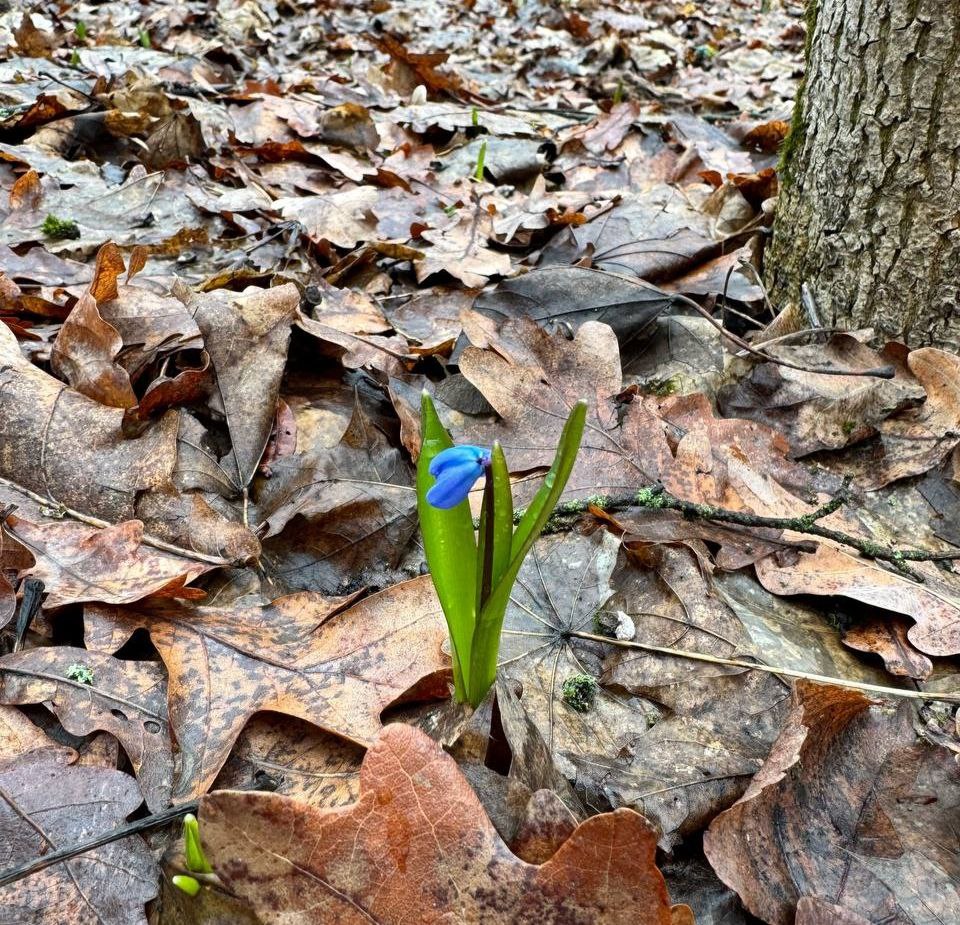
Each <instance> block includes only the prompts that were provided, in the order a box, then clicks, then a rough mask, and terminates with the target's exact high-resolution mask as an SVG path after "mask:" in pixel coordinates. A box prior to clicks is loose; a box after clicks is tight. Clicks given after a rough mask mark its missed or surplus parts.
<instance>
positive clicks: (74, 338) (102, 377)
mask: <svg viewBox="0 0 960 925" xmlns="http://www.w3.org/2000/svg"><path fill="white" fill-rule="evenodd" d="M122 347H123V341H122V340H121V339H120V335H119V334H118V333H117V329H116V328H114V327H113V325H111V324H108V323H107V322H106V321H104V320H103V318H102V317H101V316H100V312H99V310H98V309H97V303H96V300H95V299H94V297H93V296H92V295H90V294H89V293H85V294H84V295H82V296H81V297H80V301H79V302H77V304H76V305H75V306H74V308H73V311H71V312H70V314H69V315H68V316H67V320H66V321H64V323H63V327H62V328H61V329H60V333H59V334H58V335H57V339H56V340H55V341H54V342H53V349H52V351H51V354H50V365H51V367H52V368H53V371H54V372H55V373H57V375H59V376H62V377H63V378H64V379H65V380H66V381H67V382H68V383H70V385H71V386H73V388H75V389H76V390H77V391H78V392H80V393H81V394H83V395H86V396H88V397H89V398H92V399H94V400H95V401H98V402H100V404H102V405H109V406H110V407H111V408H132V407H133V406H134V405H135V404H136V403H137V396H136V395H134V393H133V387H132V386H131V385H130V377H129V376H128V375H127V372H126V370H124V369H123V368H122V367H121V366H119V365H118V364H117V362H116V358H117V354H118V353H120V350H121V349H122Z"/></svg>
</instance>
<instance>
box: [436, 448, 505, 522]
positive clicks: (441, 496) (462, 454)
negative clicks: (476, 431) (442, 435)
mask: <svg viewBox="0 0 960 925" xmlns="http://www.w3.org/2000/svg"><path fill="white" fill-rule="evenodd" d="M489 465H490V451H489V450H485V449H484V448H483V447H482V446H451V447H449V448H448V449H446V450H444V451H443V452H442V453H438V454H437V455H436V456H435V457H434V458H433V460H432V461H431V462H430V470H429V471H430V474H431V475H432V476H433V477H434V478H435V479H436V480H437V481H436V484H435V485H434V486H433V487H432V488H431V489H430V490H429V491H428V492H427V503H428V504H431V505H432V506H433V507H437V508H441V509H442V510H447V509H448V508H452V507H456V506H457V505H458V504H459V503H460V502H461V501H464V500H465V499H466V497H467V495H468V494H469V493H470V489H471V488H473V483H474V482H476V480H477V479H478V478H480V476H481V475H483V473H484V472H485V471H486V469H487V467H488V466H489Z"/></svg>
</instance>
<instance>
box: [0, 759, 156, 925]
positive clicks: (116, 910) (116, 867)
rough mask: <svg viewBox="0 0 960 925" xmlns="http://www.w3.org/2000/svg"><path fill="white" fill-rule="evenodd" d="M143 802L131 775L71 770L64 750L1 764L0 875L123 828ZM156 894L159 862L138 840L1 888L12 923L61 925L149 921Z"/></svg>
mask: <svg viewBox="0 0 960 925" xmlns="http://www.w3.org/2000/svg"><path fill="white" fill-rule="evenodd" d="M139 804H140V791H139V790H138V789H137V785H136V783H135V781H134V779H133V778H132V777H129V776H128V775H126V774H123V773H122V772H120V771H113V770H108V769H105V768H92V767H71V766H70V764H69V763H68V756H67V755H66V754H64V752H63V751H53V750H48V749H39V750H37V751H32V752H29V753H28V754H26V755H24V756H23V757H21V758H16V759H13V760H12V761H8V762H5V763H3V764H0V870H6V869H7V868H10V867H15V866H16V865H18V864H22V863H24V862H26V861H31V860H33V859H34V858H36V857H39V856H40V855H42V854H46V853H48V852H50V851H52V850H55V849H56V848H65V847H67V846H69V845H72V844H75V843H77V842H80V841H86V840H87V839H89V838H90V837H92V836H94V835H98V834H100V833H102V832H107V831H109V830H111V829H114V828H116V827H117V826H118V825H121V824H122V823H123V822H124V821H125V820H126V817H127V816H129V815H130V813H132V812H133V811H134V810H135V809H136V808H137V806H139ZM156 894H157V877H156V864H155V862H154V860H153V857H152V855H151V853H150V851H149V850H148V849H147V846H146V845H145V844H144V842H143V840H142V839H141V838H140V837H139V836H131V837H129V838H125V839H123V840H122V841H115V842H111V843H110V844H107V845H104V846H103V847H102V848H95V849H94V850H92V851H89V852H87V853H85V854H83V855H82V856H80V857H76V858H73V859H72V860H69V861H63V862H61V863H59V864H54V865H53V866H52V867H48V868H47V869H46V870H43V871H41V872H40V873H37V874H34V875H33V876H32V877H28V878H26V879H24V880H19V881H17V882H16V883H13V884H11V885H9V886H4V887H0V908H2V910H3V914H4V916H6V917H7V918H8V919H9V921H11V922H32V923H36V925H63V923H65V922H102V923H103V925H131V923H146V916H145V914H144V908H143V907H144V903H146V902H147V901H149V900H150V899H152V898H153V897H154V896H156Z"/></svg>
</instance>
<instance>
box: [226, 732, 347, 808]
mask: <svg viewBox="0 0 960 925" xmlns="http://www.w3.org/2000/svg"><path fill="white" fill-rule="evenodd" d="M363 754H364V749H363V748H362V747H361V746H359V745H357V744H356V743H354V742H348V741H347V740H345V739H341V738H340V737H339V736H335V735H331V734H330V733H328V732H323V731H322V730H320V729H317V727H316V726H313V725H311V724H310V723H307V722H304V721H303V720H298V719H294V718H293V717H291V716H282V715H279V714H272V713H258V714H257V715H256V716H254V717H252V718H251V720H250V722H248V723H247V725H246V726H244V728H243V731H242V732H241V733H240V735H239V737H238V738H237V741H236V744H235V745H234V746H233V748H232V749H231V751H230V757H229V758H228V759H227V762H226V764H224V766H223V768H222V769H221V770H220V774H219V775H218V777H217V779H216V781H215V782H214V785H213V788H212V789H213V790H267V789H270V790H273V791H274V792H276V793H282V794H284V795H286V796H289V797H294V798H296V799H298V800H302V801H303V802H305V803H309V804H310V805H311V806H315V807H323V808H326V809H333V808H335V807H338V806H349V805H350V804H351V803H354V802H356V799H357V796H358V795H359V793H360V763H361V762H362V761H363Z"/></svg>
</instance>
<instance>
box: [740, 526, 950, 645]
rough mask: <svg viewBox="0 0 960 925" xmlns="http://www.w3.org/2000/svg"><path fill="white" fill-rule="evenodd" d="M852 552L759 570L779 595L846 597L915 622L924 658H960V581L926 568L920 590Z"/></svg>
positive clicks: (824, 550) (819, 554)
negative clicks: (958, 656) (952, 656)
mask: <svg viewBox="0 0 960 925" xmlns="http://www.w3.org/2000/svg"><path fill="white" fill-rule="evenodd" d="M851 552H852V551H846V550H843V549H840V548H838V547H836V546H832V545H828V544H826V543H821V544H820V545H819V546H818V547H817V551H816V552H815V553H801V554H800V556H799V558H798V559H797V561H796V562H794V563H792V564H790V565H779V564H777V562H776V561H775V560H774V559H772V558H768V559H763V560H762V561H760V562H758V563H757V564H756V570H757V577H758V578H759V579H760V583H761V584H762V585H763V586H764V587H765V588H766V589H767V590H768V591H773V592H774V593H775V594H829V595H841V596H843V597H849V598H852V599H853V600H856V601H863V602H864V603H865V604H869V605H870V606H872V607H879V608H882V609H883V610H889V611H893V613H896V614H902V615H903V616H906V617H909V618H910V619H911V620H913V621H915V622H914V625H913V626H911V627H910V629H909V630H908V631H907V638H908V639H909V641H910V642H911V643H912V644H913V645H914V646H916V648H918V649H919V650H920V651H921V652H925V653H926V654H927V655H954V654H956V653H958V652H960V589H958V587H957V583H956V581H955V580H951V579H950V576H949V575H948V574H946V573H945V574H942V575H941V574H938V570H937V569H936V567H935V566H931V565H930V564H929V563H920V564H919V565H918V571H919V572H920V573H921V574H923V576H924V583H923V584H919V583H918V582H915V581H911V580H910V579H909V578H906V577H905V576H903V575H899V574H897V573H895V572H891V571H889V570H887V569H885V568H883V567H882V566H881V565H880V564H879V563H877V562H875V561H872V560H870V559H864V558H861V557H859V556H857V555H856V554H855V553H854V554H851Z"/></svg>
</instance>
